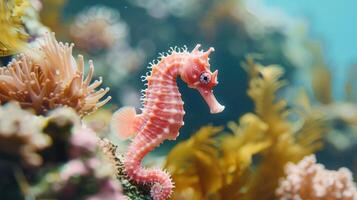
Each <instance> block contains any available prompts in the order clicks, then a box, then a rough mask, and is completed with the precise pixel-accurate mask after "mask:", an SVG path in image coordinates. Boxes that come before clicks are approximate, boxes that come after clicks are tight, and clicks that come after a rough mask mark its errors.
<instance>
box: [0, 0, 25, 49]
mask: <svg viewBox="0 0 357 200" xmlns="http://www.w3.org/2000/svg"><path fill="white" fill-rule="evenodd" d="M29 6H30V4H29V2H28V1H27V0H10V1H5V0H1V1H0V27H1V30H2V31H1V33H0V38H1V39H0V56H7V55H10V54H13V53H15V52H18V51H20V50H21V49H23V48H24V46H25V45H26V40H27V38H28V35H27V34H26V31H25V28H24V26H23V24H22V23H23V22H22V17H23V16H24V15H25V10H26V9H27V8H28V7H29Z"/></svg>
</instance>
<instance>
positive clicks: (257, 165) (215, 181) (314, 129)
mask: <svg viewBox="0 0 357 200" xmlns="http://www.w3.org/2000/svg"><path fill="white" fill-rule="evenodd" d="M242 66H243V68H244V69H245V70H246V72H247V74H248V76H249V88H248V92H247V93H248V95H249V97H251V99H252V100H253V102H254V105H255V109H254V112H252V113H246V114H244V115H243V116H242V117H241V118H240V120H239V122H238V123H236V122H229V123H228V124H227V128H228V130H227V131H226V129H224V128H223V127H214V126H206V127H203V128H201V129H200V130H199V131H198V132H197V133H196V134H195V135H193V136H192V137H191V138H190V139H189V140H187V141H185V142H182V143H180V144H178V145H177V146H176V147H174V148H173V150H172V151H171V152H170V153H169V155H168V156H167V159H166V163H165V168H167V169H168V171H169V172H170V173H171V174H172V178H173V181H174V182H175V185H176V189H175V191H174V193H173V199H225V200H226V199H228V200H229V199H232V200H233V199H243V200H244V199H248V200H251V199H262V200H268V199H275V189H276V188H277V187H278V183H279V178H280V177H282V176H283V175H284V166H285V165H286V163H288V162H298V161H299V160H301V159H302V158H303V157H304V156H306V155H310V154H312V153H314V152H315V151H316V150H318V149H320V148H321V147H322V140H321V138H322V136H323V133H324V132H325V128H326V124H325V122H324V119H323V116H321V115H320V114H319V113H317V112H312V111H310V110H308V102H307V101H302V103H300V106H298V105H296V106H295V107H292V108H288V107H287V103H286V101H285V100H284V99H281V98H277V97H276V94H277V93H278V92H279V90H280V89H281V88H282V87H283V86H284V85H286V81H285V80H281V76H282V75H283V73H284V71H283V69H282V68H281V67H279V66H276V65H269V66H263V65H261V64H258V63H255V62H254V60H253V58H252V57H248V58H247V62H246V63H244V64H242ZM304 106H305V107H304ZM301 108H305V109H302V111H300V113H299V114H298V116H299V117H298V118H299V120H293V118H291V117H289V116H291V115H293V114H294V113H296V111H297V109H301ZM208 174H210V175H209V176H208Z"/></svg>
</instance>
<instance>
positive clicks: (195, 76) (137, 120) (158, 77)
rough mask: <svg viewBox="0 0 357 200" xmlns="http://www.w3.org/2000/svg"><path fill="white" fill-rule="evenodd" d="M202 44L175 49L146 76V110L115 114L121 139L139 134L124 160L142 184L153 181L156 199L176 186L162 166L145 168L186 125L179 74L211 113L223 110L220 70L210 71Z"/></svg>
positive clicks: (130, 110) (128, 169) (132, 109)
mask: <svg viewBox="0 0 357 200" xmlns="http://www.w3.org/2000/svg"><path fill="white" fill-rule="evenodd" d="M199 48H200V45H196V47H195V48H194V49H193V50H192V52H188V51H187V50H186V49H182V50H178V51H176V49H172V50H171V51H170V52H169V54H166V55H162V56H161V58H160V60H159V61H157V63H154V64H153V65H152V66H151V68H152V70H151V74H148V75H147V76H146V77H144V80H147V89H146V90H144V96H143V109H142V113H141V114H136V111H135V108H133V107H124V108H121V109H119V110H118V111H117V112H116V113H115V114H114V115H113V124H112V125H113V128H114V129H115V131H116V132H117V134H118V135H119V137H121V138H124V139H125V138H128V137H130V136H131V135H133V134H135V133H136V134H137V135H136V136H135V137H134V139H133V141H132V142H131V143H130V145H129V147H128V150H127V153H126V157H125V160H124V166H125V172H126V173H127V175H128V176H129V177H130V178H131V179H133V180H134V181H136V182H138V183H146V184H152V186H151V191H150V192H151V196H152V198H153V199H154V200H164V199H167V198H168V197H169V196H170V195H171V193H172V189H173V187H174V185H173V182H172V181H171V178H170V175H169V174H168V173H167V172H165V171H162V170H159V169H154V170H150V169H145V168H142V167H141V161H142V159H143V157H144V156H145V155H146V154H147V153H149V152H150V151H152V150H153V149H154V148H155V147H157V146H158V145H160V144H161V143H162V142H163V141H164V140H166V139H169V140H174V139H176V137H177V136H178V134H179V132H178V131H179V129H180V128H181V127H182V126H183V124H184V122H183V115H184V113H185V112H184V110H183V104H184V103H183V101H182V99H181V94H180V92H179V90H178V86H177V83H176V77H177V76H180V77H181V79H182V80H183V81H184V82H185V83H187V85H188V86H189V87H191V88H195V89H197V90H198V91H199V92H200V94H201V95H202V97H203V98H204V100H205V101H206V103H207V104H208V106H209V108H210V111H211V113H219V112H222V111H223V110H224V106H222V105H221V104H219V103H218V101H217V100H216V98H215V96H214V95H213V92H212V89H213V87H214V86H216V85H217V84H218V81H217V75H218V71H217V70H216V71H215V72H213V73H212V72H211V71H210V64H209V63H208V60H209V54H210V53H211V52H212V51H213V50H214V49H213V48H210V49H209V50H208V51H206V52H203V51H201V50H199Z"/></svg>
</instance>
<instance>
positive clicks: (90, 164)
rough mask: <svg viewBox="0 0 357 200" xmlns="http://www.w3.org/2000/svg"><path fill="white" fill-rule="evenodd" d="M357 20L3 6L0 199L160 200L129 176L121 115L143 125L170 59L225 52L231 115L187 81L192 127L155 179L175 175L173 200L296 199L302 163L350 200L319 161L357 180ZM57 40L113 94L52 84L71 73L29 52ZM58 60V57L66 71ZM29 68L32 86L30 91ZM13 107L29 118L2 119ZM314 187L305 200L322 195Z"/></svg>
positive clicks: (270, 11)
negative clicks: (180, 51) (160, 67)
mask: <svg viewBox="0 0 357 200" xmlns="http://www.w3.org/2000/svg"><path fill="white" fill-rule="evenodd" d="M10 8H11V9H10ZM356 9H357V2H356V1H354V0H345V1H335V0H324V1H311V0H299V1H287V0H285V1H284V0H0V27H1V28H0V64H1V66H4V68H1V70H0V81H1V84H0V103H1V104H2V106H0V175H1V181H0V193H1V194H2V195H3V197H4V198H5V199H90V200H97V199H106V200H107V199H108V196H110V197H112V198H113V199H122V197H123V196H124V195H125V196H128V197H130V198H132V199H138V200H146V199H152V197H151V195H150V190H149V189H150V188H149V187H148V186H150V184H144V185H142V184H139V183H137V182H135V181H133V180H131V179H130V178H128V176H127V174H126V172H125V169H124V164H123V160H124V152H125V151H126V147H127V144H128V143H129V142H130V141H131V140H128V141H120V140H119V139H118V137H117V135H116V134H115V133H113V131H111V128H110V127H111V120H112V114H113V112H114V111H116V110H117V109H118V108H120V107H123V106H134V107H135V108H137V109H138V112H139V108H140V107H141V96H142V89H145V86H144V82H142V79H143V76H145V75H146V74H147V73H148V72H149V70H150V69H148V68H147V67H148V66H150V65H151V63H155V62H157V60H156V59H158V57H159V55H160V53H162V52H168V51H169V50H170V48H176V47H178V48H183V47H187V49H188V50H189V51H191V50H192V49H193V48H194V47H195V46H196V44H198V43H199V44H202V49H203V50H207V49H208V48H210V47H214V48H215V52H214V53H212V54H211V55H210V64H211V70H212V71H214V70H216V69H218V70H219V75H218V81H219V84H218V85H217V86H216V87H215V88H214V93H215V96H216V97H217V99H218V101H219V102H220V103H221V104H223V105H224V106H225V110H224V112H222V113H219V114H214V115H212V114H210V112H209V108H208V106H207V105H206V103H205V102H204V100H203V99H202V97H201V95H200V94H199V93H198V92H197V91H196V90H192V89H190V88H188V87H187V86H186V84H185V83H183V81H181V80H177V81H178V85H179V89H180V92H181V94H182V98H183V101H184V102H185V104H184V108H185V112H186V114H185V116H184V122H185V123H184V124H185V125H184V126H183V127H182V128H181V129H180V135H179V137H178V138H177V140H175V141H172V140H170V141H169V140H165V142H164V143H163V144H162V145H161V146H160V147H159V148H157V149H155V150H154V151H153V152H150V153H149V155H148V156H145V159H144V164H145V165H146V167H149V168H150V167H153V166H156V167H162V168H165V170H167V172H168V173H169V174H170V175H171V177H172V180H173V182H175V190H174V192H173V194H172V199H197V200H200V199H217V200H219V199H234V200H236V199H243V200H244V199H246V200H252V199H253V200H255V199H260V200H264V199H266V200H271V199H277V198H278V197H280V198H282V199H286V198H284V197H283V196H284V195H281V194H279V193H281V191H283V190H284V186H286V182H281V180H282V178H283V177H284V174H286V175H288V176H287V177H289V176H290V175H291V177H293V178H292V179H291V178H290V179H289V178H287V179H288V180H290V181H291V180H295V179H294V177H295V178H296V174H294V173H292V172H295V173H297V172H298V171H296V170H295V171H294V170H289V169H288V168H289V167H290V168H291V167H292V168H294V165H293V164H291V163H298V162H300V163H301V164H298V165H297V168H299V166H300V170H301V171H302V172H303V173H300V175H299V176H302V175H301V174H304V173H310V172H311V170H306V169H304V166H305V167H306V166H308V167H315V170H316V169H318V170H321V171H326V173H325V172H324V173H321V174H319V175H320V176H322V178H321V180H322V179H324V178H330V179H328V181H325V180H322V181H321V182H322V183H326V182H328V183H330V181H331V180H332V179H341V180H342V179H343V180H342V181H343V182H345V181H349V182H350V184H349V185H348V186H349V187H347V189H346V188H342V189H341V188H338V189H339V190H340V193H341V194H344V195H346V194H347V196H348V195H350V194H352V193H353V191H355V193H356V194H355V196H357V192H356V191H357V190H355V186H354V183H353V182H352V173H350V172H349V171H348V170H345V169H342V170H340V171H338V172H336V173H335V172H333V171H327V170H324V169H323V167H322V165H319V164H316V160H315V157H314V155H312V154H314V153H316V158H317V161H318V163H321V164H323V165H325V166H326V168H327V169H333V170H335V169H338V168H340V167H342V166H345V167H347V168H349V169H350V170H351V171H352V172H353V173H354V174H356V171H357V153H356V152H357V79H356V77H357V50H356V46H357V37H356V36H357V26H356V25H355V24H356V22H355V21H356V19H357V12H356V11H355V10H356ZM46 32H54V33H55V37H56V39H57V40H58V41H62V42H64V43H74V44H75V47H74V48H73V56H74V57H76V55H78V54H81V55H83V56H84V59H85V63H86V67H85V70H86V73H85V74H88V73H87V72H89V74H90V73H91V71H90V70H88V64H87V63H88V61H89V60H93V62H94V78H93V80H102V81H103V83H102V85H101V87H103V88H106V87H109V88H110V91H109V92H108V94H106V92H107V90H106V89H103V90H97V89H95V90H96V91H98V93H96V94H97V95H95V94H93V93H94V91H92V90H87V88H90V87H92V86H88V85H86V84H82V82H80V81H78V80H79V79H77V78H78V77H80V76H81V75H79V74H82V72H81V69H79V70H78V69H77V71H75V70H73V72H69V73H68V74H69V75H71V77H70V78H69V79H68V80H65V79H66V78H65V75H67V73H58V74H59V76H52V74H51V73H45V72H44V71H46V70H48V71H51V70H52V71H51V72H52V73H57V72H58V70H63V69H58V68H60V67H63V66H61V65H57V62H55V64H54V62H53V60H55V59H48V58H49V57H51V56H49V55H47V54H46V55H45V54H42V53H43V52H44V51H43V49H42V50H41V49H38V48H33V49H31V50H33V52H34V53H32V52H29V51H28V50H29V49H30V48H32V47H38V46H37V45H38V41H40V39H42V37H43V36H44V34H45V33H46ZM48 38H50V36H48ZM48 38H47V39H48ZM37 39H38V40H37ZM53 44H56V42H54V43H51V44H50V42H48V41H47V43H45V44H44V46H46V45H49V46H51V45H53ZM66 45H67V44H66ZM66 45H64V46H61V45H59V46H58V47H57V48H59V49H61V48H62V49H63V48H64V49H65V48H67V47H66ZM44 46H42V48H43V47H44ZM29 47H30V48H29ZM20 52H22V53H25V54H23V55H20V57H16V54H17V53H20ZM41 52H42V53H41ZM59 52H60V51H56V52H52V54H54V55H55V56H57V57H56V59H58V60H60V59H63V60H65V59H64V58H63V57H61V56H58V55H59V54H60V53H61V52H60V53H59ZM40 56H42V57H40ZM26 57H28V58H27V59H29V63H30V64H27V63H26V62H24V60H23V59H25V58H26ZM14 58H16V59H17V61H16V60H15V61H14V62H10V61H11V60H12V59H14ZM20 58H21V60H20ZM38 58H43V59H38ZM68 58H69V57H68ZM46 59H47V60H51V62H47V61H46V62H42V61H43V60H46ZM30 61H31V62H30ZM9 63H10V64H9ZM66 63H67V64H68V63H70V62H69V61H68V62H66ZM8 64H9V65H8ZM71 64H72V63H71ZM5 65H8V66H5ZM64 65H66V64H64ZM77 65H78V66H79V64H77ZM19 66H21V67H22V68H23V69H20V70H22V72H21V75H22V74H26V75H27V76H25V75H24V77H21V78H18V76H19V74H20V73H16V72H18V70H19ZM39 66H40V67H39ZM73 66H74V65H66V66H65V67H67V68H66V69H67V70H68V69H72V67H73ZM78 66H75V67H78ZM65 67H64V68H65ZM78 68H80V67H78ZM29 69H30V70H29ZM66 69H65V70H66ZM68 71H69V70H68ZM44 74H45V75H44ZM64 74H65V75H64ZM61 75H62V76H61ZM36 76H37V77H36ZM50 76H51V77H50ZM28 77H31V78H28ZM32 77H35V78H37V79H36V81H37V82H36V81H32ZM46 77H47V79H46ZM49 77H50V78H52V79H50V78H49ZM55 78H57V79H59V80H56V81H48V80H55ZM19 79H23V80H20V81H22V82H20V84H19ZM29 79H31V82H30V81H29ZM63 80H65V81H63ZM29 82H30V83H31V84H33V87H35V86H36V87H38V88H39V89H38V88H36V89H35V90H38V91H37V92H38V93H41V94H43V93H44V92H43V91H45V90H49V91H46V95H47V96H45V97H46V98H37V99H36V98H33V96H31V95H33V93H34V91H33V90H34V89H33V88H32V86H30V87H25V86H26V85H27V83H29ZM34 82H36V83H38V82H40V83H41V84H37V85H36V84H34ZM52 82H53V84H50V83H52ZM68 82H71V84H67V83H68ZM93 82H94V81H92V83H93ZM99 82H100V81H99ZM97 83H98V82H94V85H95V84H97ZM17 84H18V85H20V86H21V87H20V86H19V87H15V86H18V85H17ZM78 84H81V85H78ZM98 85H100V84H98ZM40 86H41V87H40ZM18 88H21V89H18ZM58 88H60V89H58ZM68 91H69V92H68ZM88 91H89V92H88ZM109 95H110V96H111V97H112V99H111V100H110V102H109V103H106V100H108V99H110V97H103V98H102V100H100V99H101V97H102V96H109ZM34 96H36V95H34ZM42 97H43V96H42ZM105 98H107V99H105ZM34 99H35V100H34ZM49 99H50V100H49ZM53 99H55V100H53ZM9 100H15V101H18V102H20V103H21V108H20V106H19V105H15V104H12V103H9V104H7V105H3V104H5V103H7V102H8V101H9ZM54 101H57V102H56V103H53V102H54ZM49 102H52V103H49ZM83 102H84V103H83ZM88 102H89V103H88ZM104 104H106V105H105V106H103V107H101V106H102V105H104ZM58 107H61V108H58ZM63 107H64V108H63ZM68 107H72V108H74V110H71V109H68ZM98 107H101V108H100V109H98ZM28 108H30V109H31V108H32V109H33V110H35V111H36V112H33V113H31V112H30V111H25V109H28ZM94 110H95V112H93V113H92V112H91V111H94ZM9 113H10V114H9ZM89 113H90V114H89ZM138 152H140V151H138ZM128 155H129V156H130V155H132V154H128ZM309 155H310V156H309ZM304 157H305V158H304ZM129 159H130V158H129ZM288 163H289V164H288ZM304 163H305V164H304ZM306 163H308V164H306ZM286 166H288V167H286ZM286 169H288V170H286ZM284 170H285V171H284ZM289 173H290V175H289ZM340 173H341V174H342V175H339V174H340ZM207 174H210V175H211V176H207ZM316 174H317V173H316ZM316 174H314V175H316ZM326 174H330V175H331V174H332V175H331V177H332V176H334V177H333V178H331V177H330V175H326ZM310 177H311V176H310V175H309V174H308V175H306V176H305V177H303V178H302V179H301V180H303V179H304V180H305V181H307V182H301V183H300V184H302V185H303V186H301V188H304V187H314V188H315V189H316V188H319V187H315V186H314V185H313V184H314V183H315V182H316V181H315V182H314V183H313V184H309V183H308V181H312V179H311V178H310ZM336 177H337V178H336ZM346 177H347V178H346ZM355 177H356V176H355ZM299 180H300V179H299ZM314 180H315V179H314ZM319 180H320V179H319ZM355 180H356V179H355ZM317 182H318V181H317ZM338 183H339V184H340V185H341V183H340V182H338ZM279 184H281V186H282V187H279ZM293 185H294V186H295V183H293ZM331 185H333V184H330V185H328V186H331ZM288 186H289V185H288ZM325 186H326V185H324V187H325ZM336 187H337V186H336ZM279 188H280V189H279ZM287 188H288V190H289V187H287ZM291 188H292V187H290V189H291ZM349 188H352V189H349ZM344 189H346V191H348V192H343V191H344ZM301 190H302V192H304V191H305V192H306V191H308V192H311V191H313V190H312V189H311V188H310V189H301ZM279 191H280V192H279ZM319 191H320V190H319ZM328 191H335V190H328ZM341 191H342V192H341ZM283 192H284V191H283ZM285 192H286V191H285ZM295 192H296V191H295ZM231 194H234V195H231ZM337 194H339V193H338V192H333V193H332V192H331V193H328V192H327V196H329V195H337ZM227 195H228V196H227ZM287 195H290V193H289V192H287ZM350 196H351V195H350ZM355 196H354V197H355ZM295 197H296V196H294V198H295ZM325 197H326V196H325ZM309 199H314V198H309ZM326 199H333V198H329V197H326Z"/></svg>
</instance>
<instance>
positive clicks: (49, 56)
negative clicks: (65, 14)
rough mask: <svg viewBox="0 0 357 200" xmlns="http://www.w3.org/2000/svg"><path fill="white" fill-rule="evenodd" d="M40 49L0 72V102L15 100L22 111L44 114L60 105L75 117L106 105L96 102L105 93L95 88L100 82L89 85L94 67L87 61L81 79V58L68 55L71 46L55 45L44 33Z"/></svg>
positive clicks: (24, 54) (101, 101)
mask: <svg viewBox="0 0 357 200" xmlns="http://www.w3.org/2000/svg"><path fill="white" fill-rule="evenodd" d="M39 43H41V44H40V47H39V48H34V49H32V50H31V51H28V52H25V53H23V54H20V55H19V56H18V58H16V59H14V60H12V61H11V62H10V63H9V64H8V66H4V67H2V68H1V69H0V83H1V84H0V102H1V104H4V103H6V102H9V101H17V102H19V103H20V105H21V107H23V108H31V109H34V110H35V112H36V113H37V114H44V113H46V112H47V111H49V110H52V109H54V108H57V107H60V106H69V107H72V108H73V109H75V110H76V111H77V112H78V114H79V115H81V116H83V115H87V114H88V113H91V112H93V111H95V110H96V109H98V108H99V107H101V106H102V105H104V104H105V103H107V102H108V101H109V100H110V97H107V98H106V99H105V100H100V99H101V98H102V97H103V96H104V95H105V94H106V93H107V92H108V90H109V88H106V89H100V90H97V91H96V89H97V88H98V87H99V86H100V85H101V83H102V80H101V79H100V80H97V81H95V82H93V83H92V84H91V79H92V76H93V71H94V66H93V61H89V71H88V75H87V76H86V77H85V78H84V74H83V73H84V59H83V56H81V55H79V56H78V59H77V61H75V60H74V58H73V56H72V48H73V46H74V45H73V44H71V45H70V44H63V43H59V42H57V40H56V39H55V36H54V34H46V36H45V37H44V39H43V40H40V41H39Z"/></svg>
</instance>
